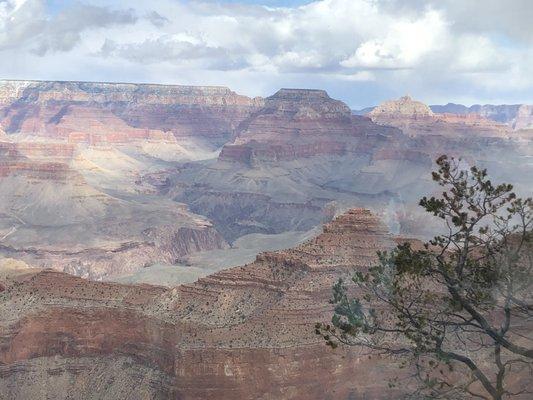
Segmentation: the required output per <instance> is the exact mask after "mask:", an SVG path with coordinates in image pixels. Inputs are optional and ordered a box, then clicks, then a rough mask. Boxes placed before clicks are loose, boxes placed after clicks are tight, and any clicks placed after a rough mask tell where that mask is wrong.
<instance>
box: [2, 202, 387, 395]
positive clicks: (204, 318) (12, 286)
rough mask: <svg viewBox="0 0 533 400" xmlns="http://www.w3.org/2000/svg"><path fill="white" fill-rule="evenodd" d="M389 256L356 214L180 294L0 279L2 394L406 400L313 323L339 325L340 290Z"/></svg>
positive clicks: (364, 214) (378, 235)
mask: <svg viewBox="0 0 533 400" xmlns="http://www.w3.org/2000/svg"><path fill="white" fill-rule="evenodd" d="M393 245H394V242H393V241H392V239H391V237H390V236H389V235H388V234H387V232H386V228H385V227H384V226H383V225H381V223H380V222H379V221H378V220H377V219H376V218H375V217H374V216H372V215H371V214H370V213H369V212H368V211H365V210H352V211H350V212H348V213H346V214H345V215H342V216H340V217H339V218H337V219H336V220H335V221H334V222H332V223H331V224H328V225H326V226H325V227H324V232H323V233H322V234H321V235H319V236H318V237H316V238H315V239H313V240H311V241H310V242H307V243H305V244H303V245H301V246H299V247H297V248H295V249H292V250H286V251H281V252H276V253H265V254H260V255H259V256H258V257H257V260H256V261H255V262H254V263H252V264H249V265H246V266H243V267H236V268H232V269H229V270H226V271H222V272H219V273H217V274H215V275H212V276H208V277H206V278H203V279H200V280H199V281H198V282H196V283H194V284H191V285H185V286H181V287H176V288H173V289H164V288H160V287H151V286H124V285H118V284H109V283H99V282H90V281H85V280H83V279H80V278H75V277H72V276H69V275H65V274H61V273H57V272H52V271H50V270H43V271H38V270H37V271H32V270H24V271H23V272H22V273H21V272H19V273H11V274H9V273H8V274H7V276H4V277H2V275H0V277H1V278H0V280H1V283H2V285H3V286H4V287H5V290H4V291H3V292H1V293H0V316H1V318H0V373H1V376H2V380H0V392H1V393H4V394H6V395H7V396H8V397H9V398H12V399H21V398H36V397H35V396H47V397H53V398H57V399H62V398H65V399H66V398H98V399H126V398H127V399H141V398H161V399H163V398H176V399H177V398H179V399H208V398H210V399H235V398H240V399H257V398H276V399H304V398H316V399H318V398H320V399H322V398H328V396H331V395H332V394H333V393H334V394H335V396H336V397H339V398H350V396H352V397H362V398H375V399H379V398H383V399H385V398H391V396H394V395H395V394H397V392H395V391H388V390H387V389H386V382H384V381H383V380H381V379H379V380H376V379H370V377H371V376H376V375H375V374H378V373H379V374H380V376H384V374H387V372H386V371H387V370H388V368H391V366H390V364H388V363H385V362H384V361H380V360H379V358H375V359H368V358H367V357H366V356H365V357H364V358H363V357H360V356H359V355H358V354H357V352H355V351H345V350H344V349H343V350H342V351H337V352H334V351H332V350H330V349H329V348H327V347H326V346H325V345H324V344H323V343H322V342H321V339H320V338H319V337H317V336H316V335H315V333H314V323H315V322H316V321H322V320H327V319H328V318H329V317H330V314H331V311H332V310H331V306H330V305H328V299H329V296H330V290H331V285H332V284H333V282H335V281H336V279H338V277H340V276H345V275H347V274H350V273H351V272H352V271H353V268H354V267H356V268H358V269H365V268H367V267H368V266H370V265H372V264H373V263H374V262H375V261H376V251H377V250H380V249H386V248H390V247H391V246H393ZM392 368H394V366H392ZM102 374H103V376H104V377H105V378H104V380H103V381H99V380H101V379H102ZM45 382H46V385H44V383H45ZM43 390H44V391H43Z"/></svg>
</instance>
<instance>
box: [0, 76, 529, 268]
mask: <svg viewBox="0 0 533 400" xmlns="http://www.w3.org/2000/svg"><path fill="white" fill-rule="evenodd" d="M378 111H379V112H378ZM374 113H375V114H376V115H374V114H372V115H371V116H370V117H371V118H374V119H375V120H376V121H373V120H372V119H371V118H369V117H367V116H355V115H352V113H351V111H350V110H349V108H348V107H347V106H346V105H345V104H344V103H342V102H341V101H338V100H334V99H332V98H330V97H329V95H328V94H327V93H326V92H324V91H320V90H303V89H281V90H280V91H278V92H277V93H275V94H274V95H273V96H270V97H268V98H266V99H259V98H256V99H250V98H248V97H245V96H240V95H237V94H236V93H234V92H232V91H230V90H229V89H226V88H220V87H187V86H171V85H137V84H103V83H83V82H31V81H27V82H19V81H3V82H1V83H0V126H2V127H3V128H2V129H4V130H5V131H6V134H5V135H3V136H0V137H1V139H0V152H2V153H1V154H3V156H2V158H1V159H0V199H2V200H3V202H2V204H0V212H1V213H2V214H1V215H0V238H3V239H1V240H0V245H3V246H4V247H2V248H0V254H5V255H8V256H9V257H15V258H22V259H24V260H26V261H27V262H28V263H35V262H36V260H38V262H37V265H41V266H52V265H53V266H54V267H55V268H58V269H60V270H66V271H71V272H74V273H76V274H79V275H83V276H90V277H93V278H102V277H106V276H110V275H116V274H117V273H123V272H127V271H128V272H135V271H136V269H138V268H141V267H142V266H143V265H145V264H151V263H152V262H155V261H156V259H157V257H156V254H159V255H160V258H159V261H164V262H165V263H172V264H174V263H176V262H177V261H182V260H183V257H185V258H187V256H188V253H189V252H190V251H192V250H193V249H199V250H211V249H216V248H219V247H225V246H226V244H225V243H226V242H228V243H233V242H235V241H236V240H238V239H239V238H241V237H242V236H245V235H248V234H271V235H277V234H284V233H287V232H300V233H303V232H306V231H308V230H310V229H313V228H314V227H316V226H317V225H319V224H321V223H323V222H327V221H329V220H330V219H331V217H332V215H334V214H335V213H338V212H341V211H342V210H346V209H348V208H350V207H354V206H365V207H369V208H371V209H372V210H373V211H375V212H376V213H378V214H380V215H381V216H383V217H384V218H385V220H386V221H387V223H388V224H389V227H390V229H392V230H393V231H394V232H395V233H400V232H401V233H404V234H409V235H418V236H424V235H430V234H431V227H430V226H428V225H427V224H425V223H418V222H417V223H413V221H421V219H419V218H422V217H421V216H419V215H416V212H417V210H416V204H417V201H418V198H419V197H420V196H422V195H424V194H427V193H429V192H431V191H432V190H434V187H433V186H432V185H431V182H430V179H429V176H430V175H429V172H430V169H431V166H432V160H433V159H435V158H436V157H438V156H440V155H441V154H443V153H446V154H449V155H453V156H457V157H462V158H463V159H464V160H465V162H467V163H470V164H473V163H476V164H480V165H483V166H485V167H487V168H488V169H489V172H490V173H491V174H496V178H497V179H498V180H500V181H513V182H514V183H515V184H516V187H517V190H522V192H524V191H527V190H529V188H530V187H531V180H530V178H529V176H531V171H530V170H531V166H530V163H528V162H527V157H529V156H530V155H531V154H532V153H531V132H533V131H528V130H520V131H513V132H511V130H510V129H509V128H508V127H507V126H504V125H501V124H498V123H495V122H494V121H489V120H487V119H485V118H482V117H479V116H477V115H456V114H437V113H434V112H432V111H431V110H430V109H428V107H427V106H425V105H424V104H422V103H419V102H416V101H414V100H412V99H410V98H408V97H406V98H403V99H401V100H399V101H396V102H394V101H393V102H388V103H386V104H385V105H383V106H382V107H380V108H378V109H376V110H375V111H374ZM524 113H525V114H526V116H527V110H526V111H524ZM220 148H222V149H221V151H219V150H218V149H220ZM511 178H512V179H511ZM526 194H527V193H526ZM117 221H118V222H117ZM211 223H212V225H210V224H211ZM190 229H192V231H191V230H190ZM154 237H156V238H157V240H156V239H154ZM169 240H170V241H171V242H172V243H170V242H168V241H169ZM193 242H194V243H201V245H198V246H196V245H192V244H191V245H189V244H186V243H193ZM158 243H159V244H158ZM163 243H165V244H163ZM177 248H179V249H182V250H179V251H177V250H175V249H177ZM258 251H259V250H258ZM56 252H57V253H56ZM67 254H68V255H67ZM119 254H122V255H123V256H119ZM200 267H201V266H200ZM106 271H107V272H106Z"/></svg>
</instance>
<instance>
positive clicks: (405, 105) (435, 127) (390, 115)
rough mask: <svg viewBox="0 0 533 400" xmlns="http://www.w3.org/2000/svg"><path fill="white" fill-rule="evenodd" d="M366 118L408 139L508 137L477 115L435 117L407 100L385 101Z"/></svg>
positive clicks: (421, 105) (505, 129)
mask: <svg viewBox="0 0 533 400" xmlns="http://www.w3.org/2000/svg"><path fill="white" fill-rule="evenodd" d="M368 116H369V117H370V118H371V119H372V121H374V122H376V123H378V124H381V125H390V126H395V127H397V128H399V129H401V130H402V131H403V132H405V133H406V134H408V135H410V136H419V135H445V136H449V137H454V138H455V137H468V136H476V137H499V138H506V137H508V135H509V133H510V132H509V131H510V129H509V128H508V127H507V126H505V125H503V124H499V123H497V122H495V121H492V120H489V119H487V118H485V117H483V116H481V115H479V114H452V113H443V114H436V113H434V112H433V111H432V110H431V108H430V107H428V106H427V105H425V104H424V103H421V102H419V101H416V100H413V99H412V98H411V97H409V96H404V97H401V98H400V99H398V100H390V101H386V102H384V103H383V104H381V105H379V106H377V107H375V108H374V109H373V110H372V111H371V112H370V113H368Z"/></svg>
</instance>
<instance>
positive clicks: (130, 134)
mask: <svg viewBox="0 0 533 400" xmlns="http://www.w3.org/2000/svg"><path fill="white" fill-rule="evenodd" d="M261 105H262V99H259V98H257V99H250V98H248V97H245V96H240V95H237V94H236V93H235V92H232V91H231V90H229V89H228V88H224V87H201V86H198V87H195V86H175V85H143V84H122V83H86V82H33V81H0V109H2V110H1V111H2V114H3V115H4V117H3V119H2V121H0V122H1V123H0V125H2V126H3V129H4V130H5V131H6V132H7V133H16V132H22V133H25V134H31V135H37V136H43V135H45V136H50V137H61V138H63V137H71V138H73V140H75V141H89V140H91V139H90V137H91V135H93V136H94V135H96V136H98V138H97V139H93V140H99V141H106V138H105V137H104V138H103V139H102V138H101V136H102V134H101V131H102V129H103V127H105V128H106V131H107V133H108V134H109V135H110V136H111V139H107V140H111V141H116V140H118V139H117V137H118V138H120V140H127V139H128V138H132V139H135V138H138V137H141V138H146V137H149V136H150V135H156V136H160V135H164V132H172V133H173V134H174V136H176V137H178V138H179V137H189V136H194V137H198V138H203V139H206V140H208V141H210V142H213V143H212V144H213V146H219V145H221V144H222V143H224V141H225V140H226V139H227V138H228V137H229V135H230V134H231V133H232V132H233V130H234V128H235V127H236V126H237V125H238V124H239V123H240V122H241V121H242V120H244V119H245V118H246V117H248V116H249V115H250V114H251V113H252V112H254V111H255V110H256V109H257V108H258V107H260V106H261ZM152 131H153V132H152Z"/></svg>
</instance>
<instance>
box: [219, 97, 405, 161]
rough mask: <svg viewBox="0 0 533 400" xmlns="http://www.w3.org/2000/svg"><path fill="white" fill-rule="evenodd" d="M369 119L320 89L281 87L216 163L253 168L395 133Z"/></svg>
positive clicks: (347, 148)
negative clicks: (256, 164) (239, 164)
mask: <svg viewBox="0 0 533 400" xmlns="http://www.w3.org/2000/svg"><path fill="white" fill-rule="evenodd" d="M395 133H397V132H394V130H393V129H390V128H384V127H379V126H377V125H375V124H373V123H372V122H371V121H370V120H369V119H368V118H364V117H357V116H352V115H351V111H350V109H349V108H348V106H346V105H345V104H344V103H342V102H340V101H338V100H333V99H331V98H330V97H329V96H328V94H327V93H326V92H324V91H321V90H303V89H281V90H280V91H278V92H277V93H276V94H274V95H273V96H271V97H268V98H267V99H265V105H264V107H263V108H262V109H260V110H259V111H257V112H256V113H254V114H253V115H252V116H251V117H250V118H249V119H247V120H245V121H244V122H242V123H241V125H240V126H239V128H238V131H237V135H236V139H235V140H234V142H233V143H230V144H227V145H225V146H224V148H223V149H222V152H221V154H220V156H219V160H220V161H230V162H240V163H244V164H247V165H253V164H255V163H260V162H272V161H290V160H296V159H300V158H308V157H314V156H320V155H332V156H341V155H345V154H348V153H350V152H355V151H357V149H358V147H360V146H362V145H365V144H368V142H369V141H373V140H374V138H373V137H372V136H375V135H385V136H386V135H393V134H395Z"/></svg>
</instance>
